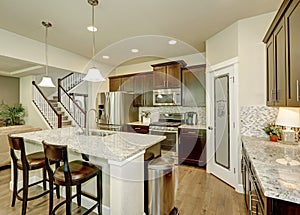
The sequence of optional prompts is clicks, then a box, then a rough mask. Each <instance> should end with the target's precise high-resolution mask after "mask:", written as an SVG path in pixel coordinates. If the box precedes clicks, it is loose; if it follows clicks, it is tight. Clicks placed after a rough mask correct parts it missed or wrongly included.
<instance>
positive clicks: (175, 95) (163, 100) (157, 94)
mask: <svg viewBox="0 0 300 215" xmlns="http://www.w3.org/2000/svg"><path fill="white" fill-rule="evenodd" d="M153 105H155V106H163V105H181V89H180V88H175V89H159V90H153Z"/></svg>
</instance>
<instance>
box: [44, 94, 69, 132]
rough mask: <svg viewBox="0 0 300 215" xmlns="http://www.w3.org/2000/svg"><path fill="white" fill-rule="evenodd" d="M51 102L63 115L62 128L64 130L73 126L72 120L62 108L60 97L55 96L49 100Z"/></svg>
mask: <svg viewBox="0 0 300 215" xmlns="http://www.w3.org/2000/svg"><path fill="white" fill-rule="evenodd" d="M49 102H50V103H51V104H52V106H53V107H54V108H55V110H56V111H57V112H58V113H60V114H61V119H62V127H63V128H64V127H70V126H72V120H70V119H69V116H68V115H67V114H66V113H65V111H63V108H62V107H60V104H59V102H58V96H53V97H52V99H49Z"/></svg>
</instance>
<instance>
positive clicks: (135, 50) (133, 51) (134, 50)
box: [131, 49, 139, 53]
mask: <svg viewBox="0 0 300 215" xmlns="http://www.w3.org/2000/svg"><path fill="white" fill-rule="evenodd" d="M131 52H132V53H138V52H139V50H138V49H131Z"/></svg>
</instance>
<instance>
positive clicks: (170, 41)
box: [168, 40, 177, 45]
mask: <svg viewBox="0 0 300 215" xmlns="http://www.w3.org/2000/svg"><path fill="white" fill-rule="evenodd" d="M168 43H169V44H170V45H175V44H176V43H177V41H176V40H169V42H168Z"/></svg>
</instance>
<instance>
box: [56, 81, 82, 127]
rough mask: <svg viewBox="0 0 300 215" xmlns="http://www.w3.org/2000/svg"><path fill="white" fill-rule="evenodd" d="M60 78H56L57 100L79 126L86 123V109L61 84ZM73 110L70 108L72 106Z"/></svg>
mask: <svg viewBox="0 0 300 215" xmlns="http://www.w3.org/2000/svg"><path fill="white" fill-rule="evenodd" d="M61 82H62V79H58V102H60V103H61V104H62V106H63V107H64V108H65V109H66V111H67V112H68V113H69V114H70V116H71V117H72V118H73V120H74V121H75V122H76V123H77V124H78V125H79V126H80V127H81V128H84V127H85V125H86V111H85V110H83V109H82V108H81V107H80V106H79V105H78V104H77V103H76V101H75V100H74V98H72V97H71V96H70V95H69V93H68V92H67V90H66V89H64V87H63V86H62V83H61ZM71 106H72V108H73V110H71V109H72V108H71Z"/></svg>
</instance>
